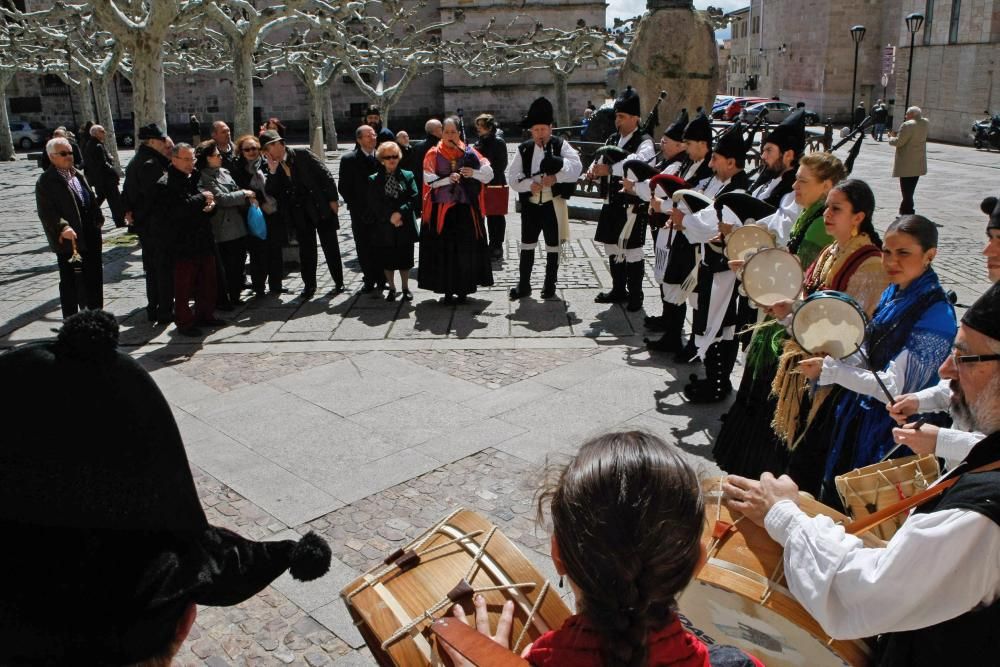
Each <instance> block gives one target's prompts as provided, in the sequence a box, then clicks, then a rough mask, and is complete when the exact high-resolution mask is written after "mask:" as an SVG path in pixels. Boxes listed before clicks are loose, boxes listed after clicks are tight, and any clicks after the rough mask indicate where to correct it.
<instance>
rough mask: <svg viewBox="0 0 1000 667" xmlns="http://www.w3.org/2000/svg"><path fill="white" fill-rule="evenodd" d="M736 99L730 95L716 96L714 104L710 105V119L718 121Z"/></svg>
mask: <svg viewBox="0 0 1000 667" xmlns="http://www.w3.org/2000/svg"><path fill="white" fill-rule="evenodd" d="M734 99H736V98H734V97H733V96H732V95H716V96H715V102H713V103H712V118H715V119H717V120H718V119H720V118H722V114H724V113H726V107H728V106H729V104H730V103H731V102H732V101H733V100H734Z"/></svg>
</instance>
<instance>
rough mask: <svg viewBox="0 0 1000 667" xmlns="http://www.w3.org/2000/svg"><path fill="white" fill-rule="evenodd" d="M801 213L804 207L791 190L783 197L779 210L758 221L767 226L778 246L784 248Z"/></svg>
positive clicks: (759, 223)
mask: <svg viewBox="0 0 1000 667" xmlns="http://www.w3.org/2000/svg"><path fill="white" fill-rule="evenodd" d="M801 213H802V207H800V206H799V205H798V203H797V202H796V201H795V193H794V192H789V193H788V194H787V195H785V196H784V197H782V198H781V203H779V204H778V210H777V211H775V212H774V213H772V214H771V215H769V216H767V217H766V218H761V219H760V220H758V221H757V224H758V225H760V226H762V227H766V228H767V229H768V231H770V232H771V233H772V234H774V239H775V242H776V243H777V244H778V247H782V248H783V247H785V246H787V245H788V241H789V238H790V237H791V234H792V225H794V224H795V221H796V220H798V217H799V214H801Z"/></svg>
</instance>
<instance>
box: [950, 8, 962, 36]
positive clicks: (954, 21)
mask: <svg viewBox="0 0 1000 667" xmlns="http://www.w3.org/2000/svg"><path fill="white" fill-rule="evenodd" d="M961 12H962V0H951V20H950V21H949V23H948V43H949V44H958V15H959V14H960V13H961Z"/></svg>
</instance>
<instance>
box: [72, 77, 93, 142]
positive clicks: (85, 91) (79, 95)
mask: <svg viewBox="0 0 1000 667" xmlns="http://www.w3.org/2000/svg"><path fill="white" fill-rule="evenodd" d="M69 87H70V89H71V90H72V91H73V97H75V98H76V102H77V105H78V107H79V110H80V127H81V128H82V127H83V126H84V125H86V124H87V121H88V120H89V121H91V122H92V123H96V122H97V114H96V113H94V101H93V98H92V97H91V93H90V77H89V76H88V75H87V74H86V73H81V74H80V82H79V83H71V84H69ZM71 129H72V130H73V132H76V131H77V130H78V129H79V128H76V127H74V128H71ZM77 141H80V142H83V141H84V137H77Z"/></svg>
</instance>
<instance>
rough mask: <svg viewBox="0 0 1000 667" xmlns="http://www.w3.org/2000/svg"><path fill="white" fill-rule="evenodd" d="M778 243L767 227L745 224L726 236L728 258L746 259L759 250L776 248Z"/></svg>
mask: <svg viewBox="0 0 1000 667" xmlns="http://www.w3.org/2000/svg"><path fill="white" fill-rule="evenodd" d="M777 245H778V244H777V243H776V242H775V240H774V237H773V236H771V232H769V231H767V229H766V228H764V227H761V226H760V225H744V226H743V227H737V228H736V229H734V230H733V231H732V232H731V233H730V234H729V236H727V237H726V259H729V260H742V261H746V260H747V259H749V257H750V256H751V255H753V254H754V253H756V252H757V251H759V250H764V249H765V248H775V247H777Z"/></svg>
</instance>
